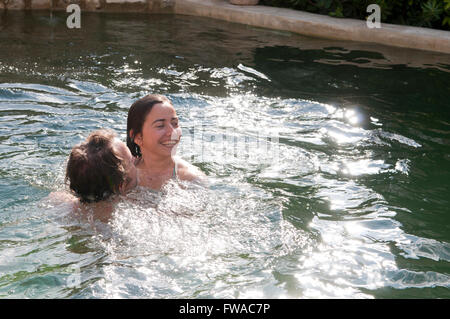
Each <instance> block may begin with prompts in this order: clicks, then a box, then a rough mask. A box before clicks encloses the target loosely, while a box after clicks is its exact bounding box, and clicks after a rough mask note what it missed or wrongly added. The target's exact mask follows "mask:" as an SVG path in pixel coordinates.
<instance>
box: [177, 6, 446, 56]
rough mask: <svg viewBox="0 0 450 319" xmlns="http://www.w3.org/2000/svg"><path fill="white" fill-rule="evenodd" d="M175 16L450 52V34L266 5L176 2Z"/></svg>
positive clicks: (327, 37) (335, 38) (336, 38)
mask: <svg viewBox="0 0 450 319" xmlns="http://www.w3.org/2000/svg"><path fill="white" fill-rule="evenodd" d="M174 12H175V13H177V14H186V15H195V16H203V17H209V18H214V19H220V20H226V21H229V22H236V23H242V24H248V25H252V26H256V27H264V28H268V29H275V30H281V31H290V32H294V33H298V34H302V35H306V36H312V37H319V38H326V39H333V40H345V41H357V42H369V43H377V44H382V45H389V46H395V47H402V48H410V49H419V50H425V51H435V52H442V53H450V32H448V31H441V30H432V29H426V28H419V27H410V26H399V25H393V24H387V23H382V24H381V28H379V29H375V28H374V29H370V28H368V27H367V24H366V22H365V21H361V20H356V19H341V18H333V17H328V16H324V15H319V14H313V13H308V12H303V11H297V10H292V9H286V8H275V7H268V6H262V5H256V6H236V5H232V4H229V3H228V1H227V0H176V1H175V10H174Z"/></svg>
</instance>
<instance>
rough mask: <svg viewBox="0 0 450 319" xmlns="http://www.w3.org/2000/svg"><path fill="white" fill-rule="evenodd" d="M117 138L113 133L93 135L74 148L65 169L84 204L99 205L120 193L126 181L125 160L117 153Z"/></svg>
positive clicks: (96, 132) (73, 189) (94, 133)
mask: <svg viewBox="0 0 450 319" xmlns="http://www.w3.org/2000/svg"><path fill="white" fill-rule="evenodd" d="M115 137H116V134H115V133H114V132H113V131H110V130H104V129H102V130H98V131H95V132H92V133H91V134H90V135H89V137H88V138H87V139H86V141H84V142H83V143H80V144H78V145H76V146H74V147H73V148H72V151H71V152H70V155H69V161H68V162H67V168H66V181H69V188H70V189H71V190H72V191H73V192H74V193H75V195H76V196H77V197H79V198H80V200H81V201H82V202H97V201H100V200H104V199H107V198H108V197H109V196H111V195H112V194H115V193H118V192H119V187H120V185H121V184H122V183H123V182H125V181H126V177H127V176H126V167H124V165H123V159H122V158H121V157H120V156H119V155H118V154H117V153H116V151H115V150H114V146H113V144H114V143H113V142H114V138H115Z"/></svg>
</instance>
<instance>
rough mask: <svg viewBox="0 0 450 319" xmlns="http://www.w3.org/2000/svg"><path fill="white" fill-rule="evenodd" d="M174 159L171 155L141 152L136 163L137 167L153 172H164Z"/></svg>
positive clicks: (170, 166) (171, 166)
mask: <svg viewBox="0 0 450 319" xmlns="http://www.w3.org/2000/svg"><path fill="white" fill-rule="evenodd" d="M174 164H175V161H174V159H173V157H172V156H170V155H169V156H165V157H163V156H157V155H154V154H149V153H146V152H142V156H141V159H140V161H139V164H138V166H137V167H138V168H139V169H145V170H147V171H151V172H154V173H164V172H166V171H168V170H169V169H172V168H173V166H174Z"/></svg>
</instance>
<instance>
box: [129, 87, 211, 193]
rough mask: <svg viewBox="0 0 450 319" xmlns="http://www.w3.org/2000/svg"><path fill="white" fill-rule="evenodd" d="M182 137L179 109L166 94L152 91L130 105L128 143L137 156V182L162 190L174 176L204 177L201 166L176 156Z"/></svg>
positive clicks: (181, 177)
mask: <svg viewBox="0 0 450 319" xmlns="http://www.w3.org/2000/svg"><path fill="white" fill-rule="evenodd" d="M180 139H181V128H180V126H179V124H178V117H177V113H176V111H175V108H174V107H173V105H172V103H171V102H170V100H169V99H168V98H167V97H165V96H163V95H159V94H150V95H147V96H144V97H143V98H141V99H139V100H137V101H135V102H134V103H133V104H132V105H131V107H130V109H129V111H128V119H127V146H128V148H129V149H130V151H131V154H133V156H135V157H136V162H135V165H136V168H137V169H138V185H140V186H144V187H148V188H150V189H152V190H160V189H161V188H162V186H163V185H164V184H166V183H167V182H168V181H169V180H171V179H175V180H181V181H183V180H184V181H204V180H205V178H206V176H205V174H203V172H201V171H200V170H199V169H198V168H196V167H195V166H193V165H191V164H189V163H188V162H186V161H184V160H182V159H181V158H178V157H175V156H174V155H175V153H176V147H177V145H178V143H179V142H180Z"/></svg>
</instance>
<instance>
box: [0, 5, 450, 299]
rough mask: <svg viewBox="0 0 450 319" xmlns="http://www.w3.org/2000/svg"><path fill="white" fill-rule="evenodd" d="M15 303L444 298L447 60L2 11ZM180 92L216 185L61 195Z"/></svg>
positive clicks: (266, 36)
mask: <svg viewBox="0 0 450 319" xmlns="http://www.w3.org/2000/svg"><path fill="white" fill-rule="evenodd" d="M0 17H1V20H0V21H1V22H0V176H1V179H0V298H334V297H338V298H449V297H450V290H449V287H450V264H449V262H450V245H449V242H450V226H449V225H450V208H449V199H448V198H449V196H448V195H449V191H448V190H449V189H450V108H449V107H450V105H449V100H450V91H449V88H450V74H449V72H450V56H449V55H445V54H438V53H430V52H420V51H414V50H406V49H395V48H390V47H382V46H378V45H371V44H360V43H353V42H342V41H331V40H324V39H313V38H307V37H303V36H300V35H295V34H291V33H287V32H279V31H272V30H266V29H260V28H252V27H249V26H243V25H238V24H232V23H226V22H222V21H216V20H211V19H206V18H197V17H188V16H181V15H145V14H120V15H118V14H94V13H82V20H81V29H68V28H67V27H66V24H65V23H66V17H67V15H66V14H65V13H63V12H60V13H53V14H51V13H49V12H45V11H41V12H38V11H35V12H32V11H28V12H11V11H9V12H4V11H3V12H0ZM148 93H161V94H165V95H167V96H168V97H169V98H170V99H171V100H172V101H173V104H174V106H175V108H176V110H177V112H178V115H179V117H180V124H181V126H182V128H183V138H182V143H181V145H180V147H179V149H178V155H179V156H181V157H182V158H184V159H186V160H188V161H190V162H191V163H193V164H194V165H196V166H198V167H199V168H201V169H202V170H203V171H204V172H205V173H206V174H207V175H208V177H209V186H208V187H206V188H202V187H193V186H191V185H187V187H185V188H180V187H178V186H177V185H169V186H168V189H167V191H166V192H164V193H162V194H157V195H155V194H153V193H149V192H147V191H146V190H143V189H137V190H135V191H134V192H132V193H131V194H130V195H129V198H127V199H122V200H121V201H120V202H119V204H117V206H116V207H115V208H114V214H113V216H112V218H111V219H110V220H109V221H108V222H100V221H93V220H91V221H85V220H81V219H79V218H77V217H76V216H74V215H73V214H72V212H71V211H70V209H69V208H68V207H67V206H65V205H59V204H57V203H54V202H51V201H49V200H48V199H47V196H48V195H49V194H50V193H51V192H53V191H63V190H67V186H66V185H65V184H64V169H65V161H66V159H67V156H68V154H69V152H70V149H71V147H72V146H73V145H75V144H76V143H78V142H80V141H82V140H83V139H84V138H85V137H86V136H87V135H88V133H89V132H90V131H92V130H94V129H98V128H103V127H106V128H112V129H114V130H116V131H117V132H118V134H119V136H120V137H121V138H122V139H124V137H125V130H126V117H127V111H128V108H129V106H130V105H131V103H132V102H133V101H134V100H136V99H138V98H139V97H142V96H144V95H146V94H148Z"/></svg>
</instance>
